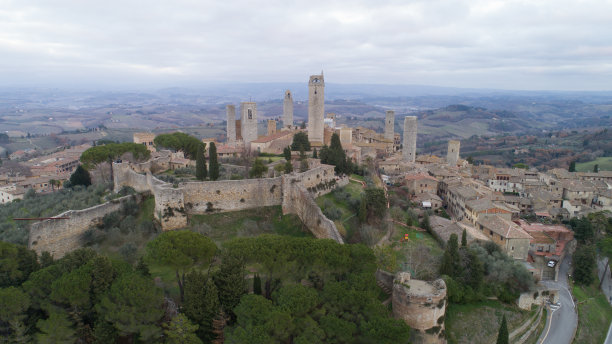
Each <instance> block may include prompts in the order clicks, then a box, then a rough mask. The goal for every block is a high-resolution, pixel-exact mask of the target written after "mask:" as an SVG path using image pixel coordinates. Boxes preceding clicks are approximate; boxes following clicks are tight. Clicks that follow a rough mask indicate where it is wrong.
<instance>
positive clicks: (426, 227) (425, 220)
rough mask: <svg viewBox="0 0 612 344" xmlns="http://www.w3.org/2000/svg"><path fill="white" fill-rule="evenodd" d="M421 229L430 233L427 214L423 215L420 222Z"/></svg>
mask: <svg viewBox="0 0 612 344" xmlns="http://www.w3.org/2000/svg"><path fill="white" fill-rule="evenodd" d="M421 228H423V229H424V230H426V231H428V232H431V225H430V224H429V215H428V214H427V213H425V214H423V221H421Z"/></svg>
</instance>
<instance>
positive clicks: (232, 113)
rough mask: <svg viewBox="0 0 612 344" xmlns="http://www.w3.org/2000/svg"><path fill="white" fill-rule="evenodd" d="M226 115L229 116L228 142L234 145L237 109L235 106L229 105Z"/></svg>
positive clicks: (226, 108) (227, 127)
mask: <svg viewBox="0 0 612 344" xmlns="http://www.w3.org/2000/svg"><path fill="white" fill-rule="evenodd" d="M225 115H226V116H227V126H226V129H225V131H226V133H227V142H226V143H228V144H232V143H234V142H236V107H235V106H234V105H227V106H226V107H225Z"/></svg>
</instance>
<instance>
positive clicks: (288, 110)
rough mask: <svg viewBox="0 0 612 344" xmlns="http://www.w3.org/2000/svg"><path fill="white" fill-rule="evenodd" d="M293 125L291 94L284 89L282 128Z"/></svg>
mask: <svg viewBox="0 0 612 344" xmlns="http://www.w3.org/2000/svg"><path fill="white" fill-rule="evenodd" d="M290 127H293V95H291V91H289V90H286V91H285V99H284V100H283V128H290Z"/></svg>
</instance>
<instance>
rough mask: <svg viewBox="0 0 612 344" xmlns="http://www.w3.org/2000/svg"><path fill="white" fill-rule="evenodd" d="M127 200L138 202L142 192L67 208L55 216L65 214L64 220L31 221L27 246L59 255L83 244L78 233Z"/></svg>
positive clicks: (40, 251)
mask: <svg viewBox="0 0 612 344" xmlns="http://www.w3.org/2000/svg"><path fill="white" fill-rule="evenodd" d="M130 200H135V201H136V202H138V203H140V201H142V196H141V195H130V196H125V197H121V198H117V199H114V200H111V201H108V202H106V203H103V204H99V205H96V206H93V207H91V208H87V209H82V210H68V211H66V212H63V213H61V214H59V215H57V216H56V217H68V219H65V220H44V221H41V222H37V223H34V224H32V226H31V227H30V236H29V239H28V247H29V248H30V249H33V250H35V251H36V252H37V253H38V254H40V253H42V252H44V251H47V252H49V253H51V255H52V256H53V257H54V258H61V257H63V256H64V255H65V254H66V253H68V252H70V251H72V250H75V249H77V248H79V247H81V246H82V245H83V241H82V236H83V234H84V233H85V231H87V229H89V228H90V227H91V226H94V225H97V224H98V223H100V222H101V221H102V218H103V217H104V216H105V215H107V214H110V213H112V212H114V211H118V210H120V209H121V207H122V206H123V204H124V203H126V202H128V201H130Z"/></svg>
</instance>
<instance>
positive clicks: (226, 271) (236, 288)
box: [213, 254, 247, 318]
mask: <svg viewBox="0 0 612 344" xmlns="http://www.w3.org/2000/svg"><path fill="white" fill-rule="evenodd" d="M213 281H214V282H215V285H216V286H217V290H218V291H219V301H220V302H221V306H223V309H224V311H225V313H226V314H229V315H230V316H231V317H232V318H234V314H233V312H232V310H233V309H234V308H235V307H236V306H237V305H238V303H240V298H241V297H242V295H244V294H246V292H247V284H246V269H245V265H244V259H242V258H241V257H239V256H236V255H231V254H225V255H223V258H222V259H221V264H220V265H219V270H218V271H217V273H216V274H214V275H213Z"/></svg>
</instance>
